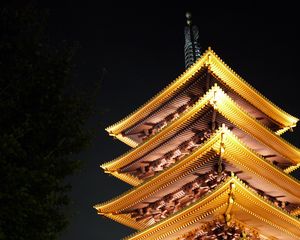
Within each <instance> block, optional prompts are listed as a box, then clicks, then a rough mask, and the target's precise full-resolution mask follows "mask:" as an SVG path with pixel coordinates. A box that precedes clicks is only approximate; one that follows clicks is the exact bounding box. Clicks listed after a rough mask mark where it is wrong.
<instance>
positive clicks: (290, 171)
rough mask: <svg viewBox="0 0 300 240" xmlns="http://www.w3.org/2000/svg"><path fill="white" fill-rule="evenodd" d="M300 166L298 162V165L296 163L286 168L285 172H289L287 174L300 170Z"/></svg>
mask: <svg viewBox="0 0 300 240" xmlns="http://www.w3.org/2000/svg"><path fill="white" fill-rule="evenodd" d="M299 168H300V163H298V164H296V165H294V166H290V167H288V168H286V169H284V172H285V173H287V174H290V173H292V172H294V171H296V170H298V169H299Z"/></svg>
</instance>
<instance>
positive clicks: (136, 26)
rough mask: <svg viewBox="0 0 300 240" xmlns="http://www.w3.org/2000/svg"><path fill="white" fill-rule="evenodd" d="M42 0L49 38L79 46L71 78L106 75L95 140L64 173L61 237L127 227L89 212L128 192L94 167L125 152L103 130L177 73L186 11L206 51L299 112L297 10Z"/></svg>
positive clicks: (95, 237) (72, 239)
mask: <svg viewBox="0 0 300 240" xmlns="http://www.w3.org/2000/svg"><path fill="white" fill-rule="evenodd" d="M41 2H42V1H41ZM48 2H49V3H47V1H43V3H39V6H40V7H46V8H48V9H49V10H50V18H49V31H50V36H51V39H52V40H53V41H61V40H68V41H76V42H79V45H80V48H79V50H78V54H77V57H76V72H74V74H75V78H76V81H77V82H78V83H79V84H81V85H86V86H88V85H90V84H93V82H95V81H100V79H101V78H103V83H102V88H101V89H100V91H99V93H98V97H97V106H96V114H95V116H93V117H92V119H91V120H90V122H89V124H88V126H89V127H92V128H95V131H96V137H95V139H94V140H93V144H92V146H91V147H90V148H89V149H87V150H86V151H85V152H83V153H81V154H80V155H79V156H78V157H79V158H80V159H82V161H83V162H84V165H83V169H82V171H81V172H80V173H79V174H77V175H75V176H73V177H72V178H70V179H68V181H70V182H71V184H72V186H73V190H72V192H71V198H72V205H71V206H70V208H69V209H68V214H69V215H70V219H71V224H70V226H69V228H68V229H67V230H66V231H65V232H64V233H63V234H62V237H61V239H62V240H77V239H78V240H81V239H89V240H100V239H106V240H110V239H121V238H122V237H125V236H127V235H128V234H130V233H132V232H133V230H131V229H129V228H127V227H123V226H122V225H120V224H119V223H116V222H113V221H111V220H109V219H105V218H103V217H100V216H99V215H97V214H96V211H95V210H94V209H93V208H92V206H93V205H94V204H96V203H100V202H103V201H107V200H109V199H111V198H112V197H114V196H117V195H119V194H121V193H122V192H124V191H125V190H127V189H129V188H130V186H129V185H128V184H125V183H123V182H121V181H120V180H118V179H115V178H114V177H110V176H108V175H107V174H104V173H103V172H102V171H101V169H100V167H99V165H100V164H101V163H103V162H107V161H110V160H112V159H114V158H115V157H117V156H119V155H121V154H122V153H124V152H125V151H127V150H128V149H129V147H128V146H126V145H125V144H123V143H122V142H120V141H118V140H114V139H112V138H111V137H109V136H108V134H107V133H106V132H105V130H104V128H105V127H106V126H109V125H111V124H113V123H115V122H116V121H119V120H120V119H122V118H123V117H125V116H126V115H128V114H129V113H131V112H132V111H133V110H135V109H136V108H138V107H139V106H140V105H141V104H143V103H144V102H145V101H147V100H148V99H149V98H150V97H152V96H153V95H154V94H156V93H157V92H158V91H160V90H161V89H162V88H163V87H165V86H166V85H167V84H168V83H170V82H171V81H173V80H174V79H175V78H176V77H177V76H178V75H180V74H181V73H182V72H183V71H184V55H183V45H184V35H183V29H184V25H185V12H186V11H191V12H192V14H193V23H195V24H197V25H198V27H199V30H200V44H201V47H202V50H203V51H204V50H206V49H207V48H208V46H211V47H212V49H213V50H215V51H216V53H217V54H218V55H219V56H220V57H221V58H222V59H223V60H224V61H225V62H226V63H227V64H228V65H229V66H230V67H231V68H233V70H235V71H236V72H237V73H238V74H239V75H240V76H242V77H243V78H244V79H245V80H246V81H248V82H249V83H250V84H251V85H252V86H254V87H255V88H256V89H257V90H259V91H260V92H261V93H262V94H264V95H265V96H266V97H267V98H269V99H270V100H271V101H273V102H274V103H275V104H276V105H278V106H279V107H281V108H282V109H284V110H285V111H287V112H288V113H290V114H292V115H294V116H296V117H300V109H299V107H298V105H299V87H298V86H297V84H298V81H299V58H298V54H299V37H298V36H297V32H298V31H299V24H298V17H299V16H298V15H299V13H297V12H296V9H297V8H296V7H295V6H292V5H288V4H287V3H288V2H287V1H285V2H281V5H280V6H279V5H278V6H274V3H272V6H261V5H260V4H255V3H251V4H250V3H249V4H244V6H236V5H234V4H231V5H227V3H226V4H225V3H223V4H221V5H219V4H217V3H216V2H214V4H215V5H213V4H204V3H201V2H202V1H195V2H197V4H188V2H186V1H185V2H186V3H185V4H184V3H169V5H167V4H165V6H161V3H159V2H156V3H155V2H152V1H146V2H143V3H142V4H143V5H133V4H132V5H130V4H127V5H125V4H123V5H119V4H117V3H114V4H111V5H107V4H103V3H101V2H102V1H93V3H92V1H81V2H79V1H78V2H77V3H75V2H74V1H48ZM161 2H162V1H161ZM284 4H285V5H284ZM103 69H105V71H104V72H105V74H104V75H102V72H103ZM299 133H300V127H296V128H295V130H294V132H293V133H286V134H284V138H286V139H287V140H288V141H290V142H291V143H293V144H294V145H296V146H297V147H300V135H299Z"/></svg>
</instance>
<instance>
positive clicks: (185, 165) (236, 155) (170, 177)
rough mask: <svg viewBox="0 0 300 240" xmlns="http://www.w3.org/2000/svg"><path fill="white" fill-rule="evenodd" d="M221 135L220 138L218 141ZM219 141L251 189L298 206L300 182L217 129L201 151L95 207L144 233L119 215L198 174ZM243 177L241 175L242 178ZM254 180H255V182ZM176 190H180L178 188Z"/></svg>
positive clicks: (137, 224)
mask: <svg viewBox="0 0 300 240" xmlns="http://www.w3.org/2000/svg"><path fill="white" fill-rule="evenodd" d="M222 135H223V137H221V136H222ZM221 138H222V139H223V141H224V148H225V151H224V152H223V153H222V158H224V160H225V161H226V162H228V163H230V164H232V165H234V166H236V168H237V169H239V170H242V171H244V172H245V174H246V175H245V174H244V176H245V177H247V178H249V177H252V178H253V181H252V180H251V179H247V181H248V182H249V183H251V184H252V185H259V186H260V187H261V188H263V189H264V190H266V191H268V192H272V194H274V195H284V198H285V199H284V200H287V201H291V202H294V203H295V202H297V204H298V203H300V191H299V190H300V182H299V181H298V180H297V179H295V178H293V177H292V176H290V175H288V174H287V173H285V172H284V171H283V170H281V169H279V168H278V167H276V166H274V165H273V164H271V163H270V162H268V161H267V160H265V159H264V158H262V157H261V156H259V155H258V154H256V153H255V152H254V151H252V150H251V149H250V148H248V147H247V146H246V145H245V144H243V143H242V142H241V141H240V140H239V139H238V138H237V137H236V136H235V135H234V134H233V133H232V132H231V131H230V130H229V129H228V128H226V127H224V126H223V127H220V128H219V129H218V130H217V131H216V133H215V134H213V135H212V136H211V138H210V139H209V140H207V141H206V142H205V143H204V144H203V145H202V146H201V147H199V148H198V149H196V150H195V151H194V152H192V153H191V154H190V155H188V156H186V157H185V158H183V159H182V160H181V161H179V162H177V163H176V164H175V165H173V166H172V167H170V168H169V169H167V170H165V171H164V172H162V173H161V174H158V175H157V176H155V177H153V178H151V179H149V180H147V181H145V182H144V183H142V184H140V185H138V186H137V187H134V188H132V189H131V190H129V191H128V192H125V193H124V194H122V195H120V196H118V197H116V198H114V199H112V200H110V201H108V202H105V203H102V204H97V205H95V206H94V207H95V208H96V209H97V211H98V212H99V213H100V214H103V215H105V216H107V217H109V218H112V219H114V220H116V221H118V222H121V223H122V224H125V225H127V226H130V227H133V228H136V229H143V228H145V227H146V226H147V224H146V223H143V222H136V221H135V219H134V218H131V217H130V215H129V214H122V212H124V211H125V212H126V210H127V209H130V208H132V207H134V206H136V205H137V204H140V203H142V202H143V201H148V199H149V198H156V197H155V196H154V195H155V194H156V195H159V192H164V193H166V192H168V191H170V187H171V186H172V185H176V184H177V183H180V182H181V183H182V182H183V180H184V179H185V178H188V177H189V176H190V175H193V172H197V171H200V170H201V168H205V165H207V163H208V162H209V161H210V159H211V158H212V155H213V152H214V153H216V154H218V152H219V151H220V141H221ZM241 176H242V175H241ZM254 178H255V179H254ZM178 188H179V187H178Z"/></svg>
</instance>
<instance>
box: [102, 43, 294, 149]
mask: <svg viewBox="0 0 300 240" xmlns="http://www.w3.org/2000/svg"><path fill="white" fill-rule="evenodd" d="M215 83H217V84H218V85H219V86H220V87H221V88H222V89H223V90H224V91H225V92H226V93H227V94H228V95H229V96H230V97H231V98H232V99H233V100H234V101H235V102H236V103H237V104H238V105H239V106H240V107H241V108H243V109H244V110H245V111H246V112H247V113H248V114H250V115H251V116H252V117H254V118H256V119H258V120H259V121H260V122H261V123H262V124H264V125H265V126H267V127H268V128H269V129H271V130H272V131H275V132H277V133H283V132H284V131H286V130H288V129H290V128H292V127H294V126H295V125H296V123H297V121H298V119H297V118H295V117H293V116H291V115H289V114H287V113H286V112H284V111H283V110H281V109H280V108H278V107H277V106H276V105H274V104H273V103H271V102H270V101H269V100H268V99H266V98H265V97H264V96H263V95H261V94H260V93H259V92H258V91H257V90H255V89H254V88H253V87H251V86H250V85H249V84H248V83H247V82H245V81H244V80H243V79H242V78H241V77H239V76H238V75H237V74H236V73H235V72H234V71H233V70H231V69H230V68H229V67H228V66H227V65H226V64H225V63H224V62H223V61H222V60H221V59H220V58H219V57H218V56H217V55H216V54H215V53H214V52H213V51H212V50H211V49H208V50H207V51H206V52H205V53H204V54H203V55H202V57H201V58H200V59H198V61H197V62H196V63H195V64H194V65H193V66H191V67H190V68H189V69H188V70H187V71H186V72H185V73H183V74H182V75H181V76H180V77H179V78H177V79H176V80H175V81H174V82H172V83H171V84H170V85H168V86H167V87H166V88H165V89H164V90H163V91H161V92H160V93H158V94H157V95H156V96H155V97H154V98H152V99H151V100H150V101H148V102H147V103H146V104H145V105H143V106H142V107H140V108H139V109H138V110H136V111H135V112H134V113H132V114H131V115H129V116H128V117H126V118H124V119H123V120H121V121H120V122H118V123H116V124H114V125H112V126H110V127H108V128H106V130H107V131H108V132H109V133H110V134H111V135H112V136H115V137H116V138H118V139H120V140H121V141H123V142H125V143H126V144H128V145H130V146H132V147H135V146H137V145H138V144H140V143H141V142H143V141H145V140H146V139H147V138H149V137H151V136H152V135H154V134H156V133H157V132H158V131H160V130H161V129H163V128H164V127H166V126H167V125H168V124H169V123H171V122H172V121H174V120H175V119H176V118H178V116H179V115H180V114H182V113H183V112H185V111H187V110H188V108H190V107H192V105H193V104H194V103H195V102H196V101H197V100H198V99H199V97H201V96H203V94H205V92H206V91H207V90H208V89H209V88H210V86H212V85H214V84H215Z"/></svg>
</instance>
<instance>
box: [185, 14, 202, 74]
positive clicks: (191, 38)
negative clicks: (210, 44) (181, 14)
mask: <svg viewBox="0 0 300 240" xmlns="http://www.w3.org/2000/svg"><path fill="white" fill-rule="evenodd" d="M185 16H186V19H187V21H186V23H187V26H185V28H184V36H185V44H184V57H185V68H186V69H187V68H189V67H190V66H191V65H192V64H193V63H194V62H196V60H197V59H198V58H199V57H200V56H201V48H200V45H199V42H198V38H199V29H198V27H197V26H196V25H192V14H191V13H189V12H187V13H186V15H185Z"/></svg>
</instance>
